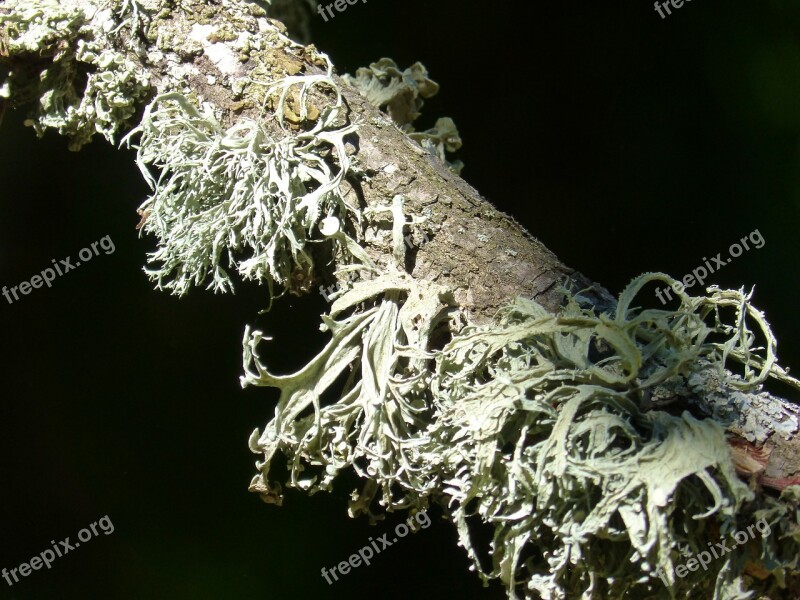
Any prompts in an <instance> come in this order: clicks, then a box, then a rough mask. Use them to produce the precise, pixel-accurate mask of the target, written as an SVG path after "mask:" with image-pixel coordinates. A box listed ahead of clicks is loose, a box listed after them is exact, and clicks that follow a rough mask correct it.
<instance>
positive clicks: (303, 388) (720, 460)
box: [242, 275, 800, 600]
mask: <svg viewBox="0 0 800 600" xmlns="http://www.w3.org/2000/svg"><path fill="white" fill-rule="evenodd" d="M404 277H405V276H402V277H401V276H400V275H394V276H384V277H379V278H377V279H375V280H373V281H371V282H366V283H361V284H356V285H355V286H354V287H353V288H352V289H350V290H349V291H347V292H346V293H345V294H344V295H343V296H342V297H341V298H340V299H339V300H338V301H337V302H338V304H337V303H335V304H334V306H333V309H332V315H331V317H325V318H324V322H325V325H326V327H327V328H328V329H330V331H331V332H332V336H333V337H332V340H331V342H330V343H329V344H328V346H327V347H326V348H325V350H324V351H323V352H322V353H321V354H320V355H319V356H317V357H316V358H315V359H314V360H312V362H311V363H309V365H308V366H307V367H305V368H304V369H302V370H301V371H299V372H298V373H296V374H294V375H290V376H284V377H280V376H275V375H272V374H271V373H269V371H268V370H267V369H266V367H265V366H264V364H263V363H262V362H261V361H260V359H259V358H258V355H257V353H256V346H257V345H258V343H259V341H260V340H261V337H262V334H261V333H260V332H254V333H252V334H251V333H250V332H248V333H247V334H246V336H245V368H246V375H245V377H244V378H243V380H242V381H243V384H244V385H266V386H272V387H278V388H280V389H281V399H280V401H279V404H278V407H277V409H276V416H275V419H274V420H273V421H271V422H270V423H269V424H268V425H267V427H266V428H265V429H264V431H263V432H260V431H259V430H256V431H255V432H254V434H253V436H252V438H251V448H252V450H253V451H254V452H256V453H259V454H263V455H264V457H265V460H264V461H263V462H259V463H258V468H259V474H258V475H257V476H256V477H255V479H254V480H253V483H252V484H251V489H252V490H254V491H257V492H259V493H261V494H262V496H263V497H264V498H265V499H266V500H267V501H270V502H280V499H281V498H282V492H281V488H280V486H279V484H277V483H274V482H272V481H270V479H269V469H270V465H271V461H272V459H273V458H274V455H275V453H276V452H277V451H279V450H280V451H282V452H284V453H285V454H286V455H287V456H288V458H289V462H290V469H291V477H290V481H289V484H290V485H292V486H297V487H301V488H303V489H308V490H310V491H316V490H320V489H323V490H327V489H330V486H331V485H332V482H333V479H334V477H335V476H336V474H337V473H338V472H340V471H341V470H342V469H344V468H346V467H352V468H354V469H355V471H356V472H357V473H358V474H359V475H360V476H361V477H362V478H363V479H365V480H366V484H365V486H364V488H363V490H362V492H361V493H357V492H354V495H353V504H352V505H351V514H357V513H359V512H367V513H369V514H370V515H372V511H373V509H374V506H373V504H372V501H373V498H374V496H375V495H378V494H379V498H380V501H379V503H380V504H381V505H383V506H384V507H386V508H388V509H389V510H391V509H395V508H401V507H408V506H415V507H420V506H424V505H426V504H427V503H429V502H431V501H436V502H439V503H440V504H442V505H443V506H445V508H447V509H448V510H449V511H451V514H452V517H453V520H454V521H455V523H456V525H457V526H458V530H459V534H460V538H461V544H462V545H463V546H464V547H465V548H466V549H467V551H468V553H469V555H470V557H471V558H472V559H473V561H474V568H476V569H477V570H478V571H479V572H480V573H481V575H482V577H484V578H485V579H487V580H488V579H491V578H499V579H500V580H501V581H502V582H503V583H504V585H505V586H506V587H507V588H508V592H509V598H518V597H519V595H522V596H524V597H526V598H552V599H556V598H558V599H566V598H573V597H583V598H586V599H593V598H607V597H628V596H630V597H637V598H676V597H686V595H687V594H689V595H691V594H694V595H696V596H697V595H700V596H703V597H709V598H714V599H717V600H732V599H734V598H744V597H746V596H743V595H742V593H743V592H742V591H741V590H742V589H744V588H745V587H746V586H745V579H744V578H743V575H742V568H743V567H742V559H741V556H742V552H749V551H750V547H743V548H739V549H737V550H736V551H735V552H733V553H731V554H730V555H728V556H726V557H724V559H720V560H718V561H716V562H715V563H714V564H712V565H711V566H710V567H709V571H708V572H707V573H703V574H701V575H698V574H695V573H692V574H691V575H690V576H689V577H686V578H679V577H676V575H675V567H676V565H677V564H678V561H679V553H678V552H679V548H681V547H684V546H689V547H693V548H698V547H703V548H705V546H706V544H707V543H710V542H713V541H715V540H717V539H718V538H719V536H721V535H726V534H727V533H729V532H731V531H734V530H736V529H737V528H738V527H741V526H743V525H747V524H748V523H747V522H744V521H743V518H744V516H745V512H746V511H744V510H743V507H745V506H750V505H751V504H752V502H753V500H754V497H753V494H752V493H751V492H750V490H748V488H747V486H746V485H744V484H743V483H742V482H741V481H740V480H739V479H738V478H737V476H736V473H735V470H734V467H733V464H732V461H731V457H730V452H729V449H728V446H727V444H726V440H725V432H724V429H723V428H722V427H721V426H720V425H718V424H717V423H715V422H714V421H711V420H703V419H700V418H697V417H695V416H693V415H692V414H690V413H689V412H688V411H686V410H684V411H683V412H682V413H680V414H669V413H666V412H663V411H650V412H646V411H645V410H643V409H642V406H643V404H644V402H645V399H646V398H647V396H648V394H649V393H650V392H651V391H652V390H653V389H654V388H655V387H656V386H659V385H662V384H664V383H665V382H670V381H672V380H674V379H681V378H682V379H684V380H688V379H689V378H691V377H692V376H693V374H694V373H695V370H696V369H698V368H699V366H698V365H707V364H708V363H709V362H710V363H713V364H714V365H716V368H717V369H718V370H719V372H720V373H721V374H726V373H727V374H728V375H727V376H728V377H729V378H730V379H731V380H732V381H733V380H735V382H736V385H737V386H738V387H740V388H745V389H755V388H757V387H758V386H759V385H760V384H761V383H763V382H764V381H765V380H766V379H767V378H768V377H775V378H778V379H780V380H782V381H784V382H786V383H789V384H791V385H793V386H795V387H800V382H797V381H796V380H794V379H792V378H790V377H789V376H788V375H787V374H786V373H785V372H784V371H782V370H781V369H780V368H779V367H778V366H777V364H776V362H775V356H774V337H773V336H772V333H771V332H770V330H769V326H768V325H767V323H766V321H765V320H764V318H763V315H761V313H759V312H758V311H756V310H755V309H754V308H753V307H752V306H751V305H750V303H749V296H747V295H745V294H743V293H741V292H735V291H725V290H718V289H716V288H711V289H710V290H709V291H710V295H709V296H707V297H699V298H692V297H689V296H687V295H685V294H681V295H680V302H681V305H680V306H679V307H678V308H676V309H675V310H661V309H658V310H656V309H646V310H641V309H637V308H636V307H635V305H634V301H635V300H636V299H637V297H638V294H639V292H640V291H641V289H642V288H643V287H644V286H645V285H646V284H648V283H650V282H652V281H666V282H667V283H668V284H671V283H672V281H673V280H672V279H670V278H669V277H667V276H664V275H647V276H643V277H641V278H638V279H637V280H635V281H634V282H632V283H631V285H630V286H629V287H628V288H627V289H626V290H625V291H624V292H623V293H622V295H621V297H620V299H619V303H618V306H617V309H616V312H615V313H614V314H610V315H606V314H601V315H596V314H594V312H593V311H592V310H591V309H588V308H581V307H580V306H579V305H578V304H577V302H576V301H575V300H574V299H569V300H568V302H567V304H566V306H565V307H564V309H563V310H562V311H561V312H560V313H559V314H557V315H552V314H549V313H548V312H546V311H545V310H544V309H543V308H542V307H541V306H539V305H538V304H536V303H535V302H532V301H530V300H524V299H518V300H517V301H516V302H515V303H514V304H513V305H511V306H509V307H508V308H506V309H504V310H503V311H502V312H501V313H500V315H499V316H498V321H497V322H496V323H495V324H494V325H492V326H490V327H467V328H464V329H462V330H460V331H459V330H458V328H457V327H453V324H454V323H453V320H452V318H453V316H454V315H455V314H457V313H456V312H455V311H454V308H455V307H453V306H451V305H450V302H449V301H445V299H446V298H449V295H448V294H447V292H446V290H444V289H438V288H437V289H436V290H434V289H431V290H427V289H423V287H420V286H421V285H422V284H420V283H417V282H413V281H410V280H407V279H405V278H404ZM425 285H428V284H425ZM426 298H427V299H428V300H427V303H428V304H427V305H426V306H427V309H425V310H422V309H421V308H422V306H423V305H425V302H426ZM568 298H572V297H571V296H569V295H568ZM726 309H733V312H734V313H735V316H734V321H733V322H732V323H726V322H724V320H723V318H722V314H723V312H724V311H725V310H726ZM344 310H346V311H349V316H348V317H347V318H346V319H344V320H339V321H334V320H333V319H332V317H334V316H337V315H338V314H340V313H341V312H342V311H344ZM403 312H407V313H408V315H409V316H412V319H411V320H410V321H408V319H403V318H402V317H401V315H402V314H403ZM446 316H447V317H448V318H447V319H445V317H446ZM751 323H755V329H752V328H751V325H750V324H751ZM444 325H448V326H449V329H450V331H453V332H455V334H454V336H453V339H452V341H451V342H450V343H448V344H447V345H446V346H445V347H444V348H443V349H442V350H437V348H436V345H435V344H434V343H433V339H434V338H435V336H433V335H432V333H433V332H434V331H438V332H439V334H441V333H442V331H441V327H442V326H444ZM415 330H417V331H419V332H420V333H419V334H417V335H416V337H414V336H411V335H410V333H411V332H413V331H415ZM759 336H760V337H761V338H762V340H761V341H763V342H764V344H765V347H766V349H767V350H766V352H763V351H762V350H760V347H759V346H757V344H758V343H759V342H758V338H759ZM434 359H435V362H436V368H435V372H434V373H430V372H429V371H430V370H431V361H432V360H434ZM730 361H734V362H736V363H739V364H741V365H744V376H743V377H741V378H735V377H734V376H733V375H732V374H730V373H729V372H728V371H727V370H725V367H726V366H727V365H728V364H729V363H730ZM348 368H349V378H348V380H347V383H345V384H344V387H343V388H342V389H339V388H338V387H335V386H334V382H335V380H336V378H337V377H338V376H339V375H341V374H343V373H345V372H348ZM306 470H308V471H310V473H305V474H304V472H305V471H306ZM781 506H783V504H781ZM373 516H374V515H373ZM473 518H475V519H477V520H478V522H483V523H485V524H488V525H489V526H491V527H493V528H494V541H493V543H492V547H491V556H490V561H491V564H492V567H491V569H489V570H488V572H484V571H483V569H482V567H481V564H482V563H481V559H480V557H479V556H478V552H477V550H476V549H475V547H474V546H475V545H474V542H473V541H472V538H473V535H472V533H471V531H470V527H469V525H468V523H469V522H470V521H471V520H472V519H473ZM711 522H713V526H709V523H711ZM778 543H779V545H780V548H781V551H780V552H777V553H774V554H776V556H779V558H778V559H776V561H775V562H774V565H773V566H774V569H773V571H772V572H773V574H776V575H780V573H781V572H782V571H781V569H784V570H786V569H795V567H796V566H792V563H791V560H789V559H787V558H786V557H787V556H791V548H792V547H790V546H787V544H789V542H786V541H785V540H781V541H779V542H778ZM791 543H796V541H792V542H791ZM780 557H782V558H780ZM795 570H796V569H795ZM657 572H658V573H659V575H656V573H657ZM771 581H774V579H773V580H771ZM665 582H667V583H668V585H665ZM631 594H632V596H631Z"/></svg>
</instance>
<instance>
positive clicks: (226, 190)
mask: <svg viewBox="0 0 800 600" xmlns="http://www.w3.org/2000/svg"><path fill="white" fill-rule="evenodd" d="M315 87H318V88H324V89H325V90H326V91H327V92H328V93H332V94H333V97H334V99H333V100H332V101H331V102H330V105H329V106H327V107H326V108H324V109H323V110H322V112H321V113H320V111H319V110H318V109H316V108H314V111H315V114H314V115H313V117H314V118H313V119H312V115H310V110H309V108H308V103H309V102H308V99H307V95H308V94H309V92H310V90H311V89H312V88H315ZM268 88H269V89H270V91H269V92H268V96H269V95H270V94H274V96H275V97H276V109H275V114H276V119H277V121H278V122H279V123H283V119H284V118H285V108H286V104H287V98H290V97H291V98H293V99H295V100H296V101H297V102H299V104H300V108H298V109H297V111H298V113H299V114H298V115H297V118H298V119H299V120H301V121H304V122H306V121H315V123H314V125H313V127H309V128H307V129H306V130H303V131H291V130H289V129H288V128H286V129H284V130H283V132H282V134H283V135H282V136H280V137H279V136H275V135H274V134H271V133H270V132H269V130H268V129H267V128H266V127H265V126H264V123H261V122H258V121H255V120H244V119H243V120H240V121H239V122H238V123H237V124H236V125H234V126H232V127H230V128H227V129H225V128H223V127H222V126H221V125H220V123H219V122H218V120H217V119H216V117H215V115H214V114H213V111H212V110H211V109H210V107H206V108H205V109H204V110H203V111H202V112H201V111H200V110H198V109H197V108H196V107H195V106H194V105H193V104H192V103H191V102H190V101H189V100H187V99H186V98H185V97H184V96H182V95H181V94H178V93H175V92H172V93H168V94H163V95H161V96H159V97H158V98H156V99H155V100H154V101H153V102H152V103H151V104H150V105H149V106H148V107H147V109H146V110H145V114H144V117H143V119H142V122H141V124H140V125H139V126H138V127H137V128H136V129H134V130H133V131H132V132H131V134H130V135H129V136H128V137H127V138H126V140H128V141H130V140H131V139H132V138H134V137H138V142H137V148H138V159H137V160H138V163H139V166H140V168H141V170H142V172H143V174H144V175H145V178H146V179H147V181H148V182H149V184H150V186H151V188H152V189H153V195H152V196H151V197H150V198H148V200H147V201H146V202H145V203H144V204H143V205H142V207H141V209H140V210H141V211H142V212H143V213H146V214H147V215H148V217H147V219H146V221H145V223H144V231H145V232H147V233H153V234H155V235H156V236H157V237H158V240H159V247H158V249H157V250H156V251H155V252H154V253H152V254H151V255H150V258H149V262H150V263H151V264H153V265H155V266H154V268H151V269H149V270H148V274H149V275H150V277H151V278H152V279H154V280H155V281H156V282H157V285H158V287H159V288H166V289H169V290H171V291H172V292H173V293H176V294H183V293H185V292H186V291H187V290H188V289H189V288H190V286H191V285H199V284H201V283H203V282H204V281H206V280H207V279H208V278H209V277H210V282H209V284H208V287H209V288H213V289H215V290H219V291H224V290H227V289H231V288H232V281H231V278H230V274H229V273H228V269H233V270H235V271H237V272H238V273H239V275H240V276H242V277H243V278H245V279H254V280H258V281H264V282H266V283H267V284H268V285H269V287H270V289H272V286H273V284H278V286H280V287H282V288H286V289H289V290H290V291H292V290H294V289H303V288H304V287H305V288H306V289H307V287H308V285H309V284H310V282H311V278H312V276H313V266H314V261H313V258H312V255H311V252H310V248H309V243H310V240H311V239H312V238H313V237H315V236H314V231H315V228H316V227H317V225H318V224H319V222H320V220H321V219H323V218H331V217H334V218H335V217H339V218H342V219H344V218H345V217H347V216H349V217H351V218H354V219H356V220H357V219H358V218H359V210H358V208H357V207H355V206H348V205H347V203H346V201H345V199H344V194H343V192H342V189H341V184H342V182H343V180H344V178H345V176H346V175H347V173H348V172H349V171H350V160H349V158H348V156H347V153H346V152H345V148H344V141H343V140H344V137H345V136H346V135H347V134H348V133H350V132H352V131H353V127H352V126H349V125H346V124H345V123H344V122H343V119H342V115H341V107H342V99H341V94H340V93H339V90H338V88H337V87H336V84H335V83H334V81H333V79H332V78H331V77H330V76H329V75H314V76H297V77H289V78H286V79H283V80H280V81H278V82H276V83H275V84H273V85H271V86H268ZM329 153H332V154H333V156H334V157H335V159H334V160H331V159H330V158H329V157H328V156H327V155H328V154H329ZM151 168H155V169H157V172H158V175H153V174H152V173H151Z"/></svg>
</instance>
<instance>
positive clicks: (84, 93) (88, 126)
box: [0, 0, 150, 150]
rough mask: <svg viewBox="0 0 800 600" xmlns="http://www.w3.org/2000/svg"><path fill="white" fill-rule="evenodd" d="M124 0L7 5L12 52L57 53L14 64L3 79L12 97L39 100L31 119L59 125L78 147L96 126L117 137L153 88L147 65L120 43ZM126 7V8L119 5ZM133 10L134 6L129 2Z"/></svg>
mask: <svg viewBox="0 0 800 600" xmlns="http://www.w3.org/2000/svg"><path fill="white" fill-rule="evenodd" d="M115 7H117V6H116V3H106V5H105V6H100V5H94V4H91V3H88V2H78V1H76V0H59V1H56V0H35V1H29V0H8V1H7V2H6V3H5V4H4V5H3V6H0V28H1V29H2V36H1V37H3V39H4V42H3V45H4V46H5V48H6V50H5V52H7V53H8V55H11V56H17V57H20V56H23V55H25V54H32V55H35V56H38V57H42V56H47V57H49V58H50V59H51V60H48V61H44V62H40V63H38V64H39V67H38V69H37V70H31V68H30V66H31V65H32V64H36V63H35V62H34V61H29V62H28V63H27V65H26V67H25V68H24V69H23V68H20V69H16V68H12V69H11V71H10V73H9V75H8V78H7V80H6V82H5V84H4V85H3V87H4V88H6V89H7V96H8V97H9V98H10V99H11V100H12V102H15V103H16V102H19V103H22V102H25V101H28V100H30V99H35V100H37V106H36V108H35V110H34V111H33V113H32V114H31V116H30V119H29V121H28V123H29V124H30V125H32V126H33V128H34V129H35V130H36V133H37V134H38V135H40V136H41V135H43V134H44V132H45V130H46V129H48V128H53V129H55V130H57V131H58V132H59V133H61V134H62V135H66V136H68V137H69V138H70V149H72V150H78V149H80V147H81V146H83V145H84V144H86V143H88V142H89V141H90V139H91V137H92V136H93V135H94V134H95V133H100V134H102V135H103V136H104V137H105V138H106V139H107V140H109V141H112V142H113V141H114V138H115V135H116V134H117V133H118V132H119V131H120V129H121V128H122V127H123V126H124V125H125V124H126V123H127V121H128V120H129V119H130V118H131V117H132V116H133V115H134V113H135V111H136V107H137V105H138V104H139V103H140V102H141V101H142V100H143V99H144V97H145V96H146V95H147V93H148V92H149V89H150V86H149V78H148V75H147V74H146V73H145V71H144V70H143V69H142V68H141V66H140V65H138V64H136V63H134V62H133V61H131V60H129V59H128V58H127V57H125V55H124V54H122V53H119V52H116V51H115V50H112V49H111V48H112V47H113V44H111V43H110V42H109V36H112V35H115V34H116V32H117V31H118V30H119V26H117V25H116V19H117V16H116V15H115V13H114V8H115ZM117 8H120V9H122V7H117ZM129 10H130V9H129Z"/></svg>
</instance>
